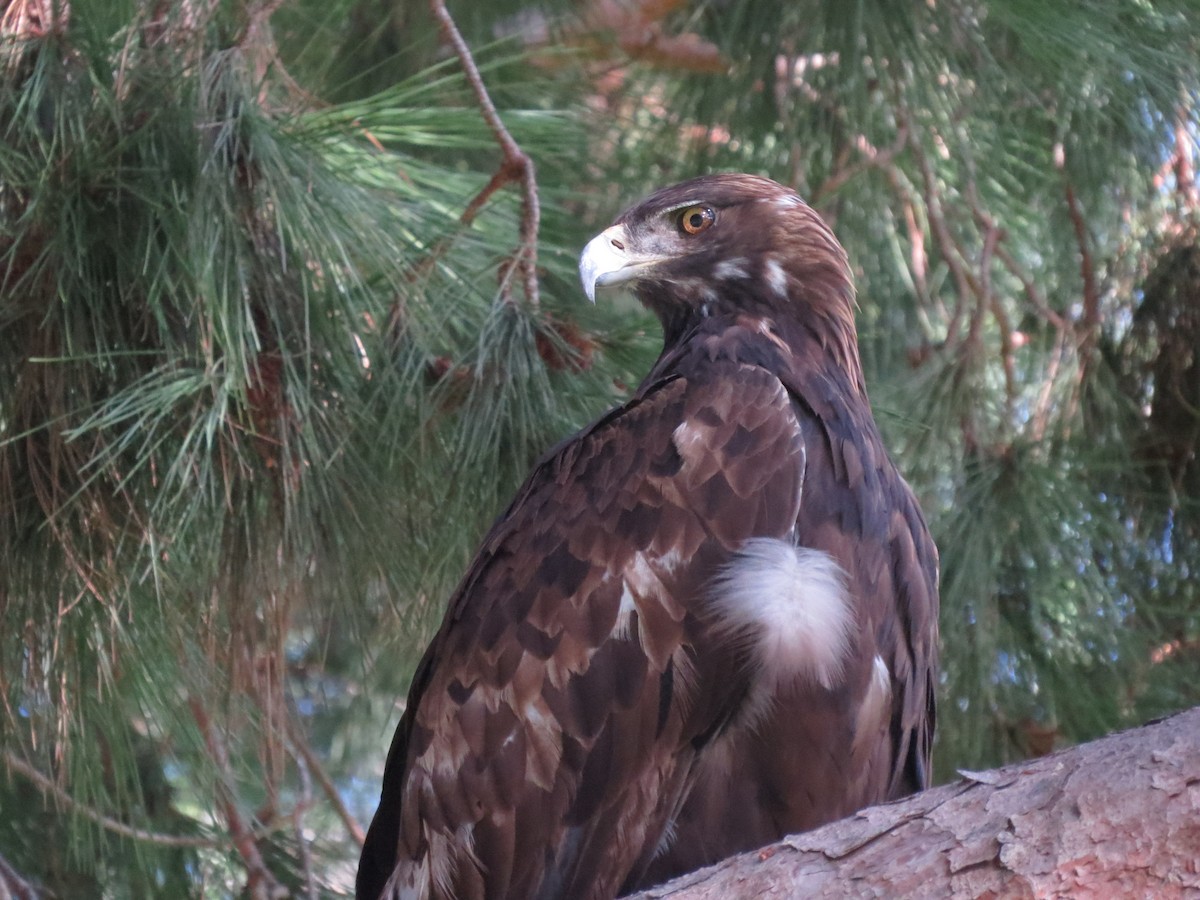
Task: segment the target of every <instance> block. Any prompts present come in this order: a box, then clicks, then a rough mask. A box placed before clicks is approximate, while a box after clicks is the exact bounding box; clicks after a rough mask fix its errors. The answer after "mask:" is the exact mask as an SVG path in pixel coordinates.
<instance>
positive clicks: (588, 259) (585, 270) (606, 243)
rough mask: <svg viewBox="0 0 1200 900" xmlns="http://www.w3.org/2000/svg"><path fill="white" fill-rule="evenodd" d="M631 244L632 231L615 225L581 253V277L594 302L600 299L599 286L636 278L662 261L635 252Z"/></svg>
mask: <svg viewBox="0 0 1200 900" xmlns="http://www.w3.org/2000/svg"><path fill="white" fill-rule="evenodd" d="M628 247H629V232H627V231H626V230H625V226H624V225H613V226H612V227H610V228H606V229H604V231H602V232H600V233H599V234H598V235H596V236H595V237H594V238H592V239H591V240H590V241H588V245H587V246H586V247H584V248H583V253H582V254H581V255H580V257H579V277H580V279H581V280H582V281H583V292H584V293H585V294H587V297H588V299H589V300H591V301H592V302H593V303H595V302H596V288H598V287H610V286H612V285H616V284H623V283H624V282H627V281H632V280H633V279H635V278H637V277H638V275H639V274H641V273H642V272H643V271H644V270H645V269H646V267H647V266H652V265H654V264H655V263H657V262H661V261H662V260H661V259H660V258H659V257H644V256H643V257H638V256H634V255H633V254H631V253H630V252H629V250H628Z"/></svg>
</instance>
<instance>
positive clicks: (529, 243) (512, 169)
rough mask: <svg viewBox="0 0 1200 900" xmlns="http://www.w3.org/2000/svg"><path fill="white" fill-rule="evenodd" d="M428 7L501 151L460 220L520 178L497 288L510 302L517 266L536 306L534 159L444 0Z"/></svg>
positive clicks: (537, 210) (538, 212)
mask: <svg viewBox="0 0 1200 900" xmlns="http://www.w3.org/2000/svg"><path fill="white" fill-rule="evenodd" d="M429 8H430V9H431V10H432V11H433V15H434V18H436V19H437V20H438V24H439V25H440V26H441V29H442V34H443V35H445V37H446V40H447V41H448V42H449V43H450V46H451V47H453V48H454V52H455V54H456V55H457V56H458V61H459V63H460V64H461V65H462V67H463V72H464V73H465V74H466V76H467V83H468V84H470V86H471V90H472V91H473V92H474V94H475V100H476V102H478V103H479V109H480V112H481V113H482V114H483V118H484V121H485V122H487V124H488V127H489V128H491V130H492V135H493V136H494V137H495V138H496V143H497V144H499V145H500V150H501V152H502V153H503V154H504V158H503V159H502V160H501V162H500V168H499V169H497V170H496V174H495V175H493V176H492V179H491V181H489V182H488V183H487V185H486V186H485V187H484V188H483V190H482V191H480V192H479V193H478V194H477V195H476V196H475V199H473V200H472V201H471V202H470V203H469V204H467V208H466V209H465V210H463V214H462V223H463V224H464V225H470V224H471V222H472V221H474V219H475V216H476V215H478V214H479V210H480V209H482V208H483V205H484V204H485V203H487V201H488V199H489V198H491V196H492V194H494V193H496V191H498V190H500V188H502V187H504V186H505V185H507V184H511V183H512V182H515V181H520V182H521V188H522V199H521V246H520V247H518V248H517V251H516V253H515V254H514V255H513V258H512V259H511V260H510V261H509V262H508V263H506V264H505V265H504V266H503V267H502V269H501V275H500V292H501V296H503V297H504V299H505V301H506V302H511V300H512V294H511V289H510V287H509V283H510V281H511V277H512V272H513V269H514V268H519V269H520V270H521V276H522V279H523V281H524V285H525V299H526V300H527V301H528V302H529V304H530V305H532V306H534V307H536V306H537V305H538V280H537V239H538V228H539V225H540V222H541V214H542V213H541V205H540V203H539V201H538V190H537V175H536V171H535V169H534V165H533V160H532V159H530V158H529V156H528V155H527V154H526V153H525V151H523V150H522V149H521V148H520V146H519V145H518V144H517V142H516V141H515V140H513V137H512V135H511V134H509V132H508V129H507V128H505V127H504V122H502V121H501V120H500V114H499V113H498V112H497V111H496V105H495V104H494V103H493V102H492V98H491V96H490V95H489V94H488V91H487V87H485V86H484V83H483V77H482V76H481V75H480V74H479V67H478V66H476V65H475V59H474V57H473V56H472V55H471V48H470V47H468V46H467V42H466V41H465V40H463V36H462V34H461V32H459V30H458V26H457V25H455V24H454V19H453V18H451V16H450V12H449V11H448V10H447V9H446V3H445V0H429Z"/></svg>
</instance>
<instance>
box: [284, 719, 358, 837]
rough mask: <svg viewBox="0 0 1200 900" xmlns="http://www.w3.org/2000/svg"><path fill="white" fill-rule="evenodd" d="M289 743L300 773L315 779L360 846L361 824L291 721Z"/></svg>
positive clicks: (298, 728)
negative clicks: (299, 766)
mask: <svg viewBox="0 0 1200 900" xmlns="http://www.w3.org/2000/svg"><path fill="white" fill-rule="evenodd" d="M291 744H292V749H293V751H294V752H295V755H296V761H297V764H300V765H301V774H302V775H311V776H312V777H313V778H315V779H316V780H317V784H319V785H320V786H321V790H322V791H323V792H324V793H325V796H326V798H328V800H329V803H330V805H332V806H333V809H334V812H336V813H337V814H338V818H339V819H341V820H342V824H343V825H345V826H346V831H348V832H349V833H350V837H352V838H353V839H354V842H355V843H356V844H358V846H359V847H362V846H363V845H364V844H365V843H366V842H367V834H366V832H365V831H363V827H362V825H360V824H359V822H358V820H357V819H356V818H354V815H353V814H352V813H351V812H350V810H349V809H348V808H347V807H346V804H345V803H344V802H343V801H342V795H341V794H339V793H338V789H337V786H336V785H335V784H334V783H333V779H331V778H330V777H329V774H328V773H327V772H326V771H325V767H324V766H322V765H321V760H320V759H319V758H318V757H317V754H316V753H314V752H313V749H312V747H310V746H309V745H308V742H307V741H306V740H305V739H304V736H303V735H302V734H300V727H299V724H298V723H296V722H295V721H293V722H292V723H291Z"/></svg>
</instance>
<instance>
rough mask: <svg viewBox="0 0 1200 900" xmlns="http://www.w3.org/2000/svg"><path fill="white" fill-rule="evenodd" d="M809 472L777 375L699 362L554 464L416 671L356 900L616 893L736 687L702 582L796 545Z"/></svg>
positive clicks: (741, 659)
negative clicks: (754, 539) (754, 542)
mask: <svg viewBox="0 0 1200 900" xmlns="http://www.w3.org/2000/svg"><path fill="white" fill-rule="evenodd" d="M803 469H804V447H803V443H802V439H801V434H800V427H799V423H798V422H797V420H796V418H795V415H794V413H793V407H792V402H791V400H790V398H789V396H788V394H787V392H786V391H785V390H784V388H783V387H782V385H781V384H780V382H779V381H778V380H777V379H776V378H775V377H773V376H771V375H770V374H769V373H767V372H765V371H763V370H761V369H757V368H753V367H749V366H739V365H736V364H732V363H720V362H711V361H706V363H705V367H704V368H702V369H698V370H697V372H696V373H695V376H694V377H690V378H684V377H665V376H664V377H660V378H659V380H658V381H656V382H654V383H652V384H651V386H650V387H648V388H643V390H642V392H641V393H640V395H639V396H638V397H637V398H635V399H634V400H633V401H631V402H630V403H629V404H627V405H626V406H625V407H623V408H621V409H619V410H616V411H615V412H613V413H611V414H610V415H608V416H606V417H605V418H603V419H601V420H600V421H599V422H597V423H596V424H595V425H593V426H591V427H590V428H589V429H587V430H585V431H584V432H581V433H580V434H579V435H577V436H576V437H575V438H573V439H571V440H570V441H568V442H567V443H565V444H564V445H562V446H561V447H559V448H558V449H557V450H555V451H553V452H552V453H551V454H550V455H549V456H548V457H547V458H546V459H545V460H544V461H543V462H542V463H541V464H540V465H539V466H538V467H537V468H536V470H535V471H534V472H533V474H532V475H531V476H530V479H529V480H528V482H527V483H526V484H525V486H524V487H523V488H522V490H521V492H520V494H519V495H518V498H517V499H516V501H514V503H513V505H512V506H511V507H510V509H509V510H508V512H507V513H506V514H505V516H504V517H503V518H502V519H501V521H500V522H499V523H498V524H497V525H496V527H494V528H493V530H492V532H491V533H490V534H489V535H488V537H487V538H486V540H485V543H484V546H483V548H482V549H481V551H480V553H479V555H478V557H477V558H476V560H475V562H474V563H473V565H472V566H471V568H470V570H469V572H468V573H467V575H466V577H465V579H464V581H463V583H462V584H461V586H460V587H459V589H458V591H457V593H456V595H455V596H454V598H453V599H452V601H451V605H450V609H449V611H448V613H447V616H446V619H445V621H444V622H443V624H442V627H441V629H440V631H439V633H438V635H437V636H436V638H435V639H434V641H433V643H432V645H431V646H430V648H429V650H428V651H427V653H426V654H425V657H424V659H423V660H422V662H421V664H420V666H419V667H418V671H417V674H416V677H415V678H414V682H413V686H412V689H411V692H410V695H409V703H408V708H407V711H406V712H405V715H404V718H403V720H402V722H401V724H400V726H399V728H398V729H397V733H396V738H395V740H394V742H393V746H392V750H391V752H390V754H389V758H388V763H387V771H386V773H385V777H384V785H383V795H382V799H381V803H380V808H379V811H378V813H377V814H376V817H375V820H374V822H373V823H372V826H371V830H370V833H369V834H368V838H367V844H366V847H365V848H364V851H363V856H362V861H361V864H360V869H359V877H358V885H357V888H358V895H359V897H361V898H375V897H377V896H379V895H380V894H381V891H382V892H384V893H385V894H386V895H387V896H402V897H410V896H411V897H443V896H446V897H448V896H456V897H458V898H460V900H471V898H483V897H487V898H505V897H511V898H518V897H519V898H529V897H546V898H549V897H571V898H589V897H594V898H601V897H612V896H614V895H615V894H616V892H617V890H618V889H619V888H620V886H621V885H622V883H624V882H625V881H626V880H627V878H628V877H629V875H630V873H631V871H633V870H635V869H637V868H638V867H639V866H642V865H644V864H645V863H646V862H648V861H649V859H650V857H651V855H652V854H653V852H654V849H655V847H656V846H657V845H658V843H659V840H660V836H661V833H662V831H663V829H664V827H665V826H666V824H667V821H668V819H669V818H670V817H671V816H672V815H673V814H674V812H675V811H676V808H677V806H678V802H679V799H680V798H681V796H682V794H683V791H684V786H685V783H686V781H687V779H688V778H689V774H690V770H691V764H692V761H693V759H694V757H695V754H696V753H697V750H698V748H701V747H703V746H704V744H705V743H706V742H708V741H709V740H710V739H711V738H712V737H713V736H714V735H715V734H717V733H718V732H719V731H720V730H721V728H722V727H723V725H724V724H725V723H726V722H727V721H728V719H729V718H730V716H731V715H732V714H733V711H734V710H735V709H736V708H737V706H738V704H739V703H740V701H741V699H742V697H743V696H744V694H745V692H746V690H747V684H748V681H749V677H750V676H749V674H748V673H747V669H746V660H745V651H744V648H740V649H739V647H738V646H737V645H736V642H731V641H728V640H724V641H722V640H717V639H715V638H714V637H713V632H712V630H711V628H710V623H709V622H708V618H707V617H706V615H705V614H704V612H703V610H702V609H700V605H701V604H702V602H703V598H704V596H705V590H706V585H708V584H709V582H710V581H711V579H712V576H713V575H714V574H715V573H716V572H718V571H719V570H720V569H721V567H722V566H723V565H724V564H725V563H726V562H727V561H728V560H729V558H730V554H731V552H732V551H733V550H734V549H735V548H737V547H739V546H740V545H741V544H742V543H743V542H744V541H745V540H746V539H747V538H748V537H751V536H768V537H782V536H785V535H788V534H789V533H790V531H791V529H792V527H793V525H794V522H795V519H796V514H797V509H798V504H799V491H800V484H801V479H802V477H803ZM385 882H386V887H385Z"/></svg>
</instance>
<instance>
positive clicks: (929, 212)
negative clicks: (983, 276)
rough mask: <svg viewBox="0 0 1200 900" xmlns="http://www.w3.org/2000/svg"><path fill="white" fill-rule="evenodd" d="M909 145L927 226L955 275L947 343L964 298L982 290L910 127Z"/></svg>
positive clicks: (954, 332) (955, 330)
mask: <svg viewBox="0 0 1200 900" xmlns="http://www.w3.org/2000/svg"><path fill="white" fill-rule="evenodd" d="M908 144H909V147H910V148H911V149H912V151H913V158H914V159H915V160H916V162H917V168H918V170H919V171H920V173H921V181H922V183H923V185H924V189H925V190H924V192H923V196H924V199H925V215H926V217H927V218H928V220H929V227H930V229H931V230H932V231H933V235H934V237H935V238H936V239H937V242H938V247H939V249H940V250H941V253H942V259H944V260H945V261H946V265H947V266H948V267H949V269H950V274H951V275H953V277H954V284H955V286H956V288H957V292H958V301H957V302H956V303H955V306H954V315H953V317H952V318H951V320H950V324H949V326H948V328H947V330H946V343H947V344H949V343H952V342H953V341H954V339H955V338H956V337H957V336H958V325H959V322H960V321H961V319H962V312H963V304H964V303H965V302H966V299H967V297H969V296H971V295H974V296H975V297H980V295H981V291H980V287H979V282H978V280H977V279H976V278H975V275H974V273H973V272H971V271H970V270H969V268H968V266H967V265H966V261H965V260H964V259H963V257H962V254H961V253H960V252H959V248H958V243H957V242H956V241H955V240H954V236H953V235H952V234H951V233H950V227H949V225H948V224H947V223H946V217H945V215H944V213H943V211H942V201H941V197H940V194H939V192H938V188H937V180H936V178H935V177H934V174H933V167H932V166H930V164H929V158H928V157H927V156H926V155H925V148H923V147H922V146H921V142H920V140H919V139H918V137H917V135H916V133H915V132H914V131H912V130H909V135H908Z"/></svg>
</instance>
